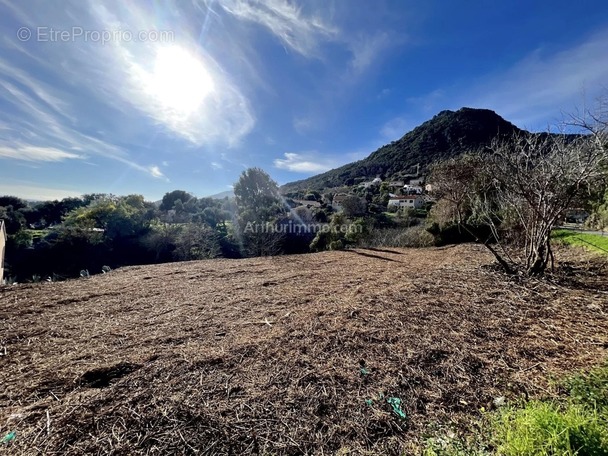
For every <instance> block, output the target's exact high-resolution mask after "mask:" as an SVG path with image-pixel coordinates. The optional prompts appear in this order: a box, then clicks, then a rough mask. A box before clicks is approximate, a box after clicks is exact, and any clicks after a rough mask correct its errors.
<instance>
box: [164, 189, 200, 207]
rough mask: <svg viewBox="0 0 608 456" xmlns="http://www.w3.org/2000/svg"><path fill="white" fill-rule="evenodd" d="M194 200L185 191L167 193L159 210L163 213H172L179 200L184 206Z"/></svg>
mask: <svg viewBox="0 0 608 456" xmlns="http://www.w3.org/2000/svg"><path fill="white" fill-rule="evenodd" d="M192 198H193V196H192V195H191V194H190V193H188V192H186V191H184V190H173V191H172V192H168V193H165V195H164V196H163V199H162V201H161V203H160V207H159V209H160V210H161V211H170V210H171V209H173V206H174V205H175V202H176V201H177V200H181V202H182V204H185V203H187V202H188V201H190V199H192Z"/></svg>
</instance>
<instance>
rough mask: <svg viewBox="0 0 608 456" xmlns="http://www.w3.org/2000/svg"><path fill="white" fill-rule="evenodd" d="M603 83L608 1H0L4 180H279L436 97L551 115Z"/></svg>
mask: <svg viewBox="0 0 608 456" xmlns="http://www.w3.org/2000/svg"><path fill="white" fill-rule="evenodd" d="M607 89H608V3H606V2H605V1H581V2H572V1H569V2H562V1H553V2H540V1H536V2H534V1H526V2H523V1H517V0H514V1H503V2H498V1H478V2H474V1H470V2H449V1H433V0H429V1H424V2H420V1H407V0H395V1H390V0H374V1H371V0H370V1H368V0H307V1H302V2H301V3H296V2H294V1H288V0H264V1H259V2H257V1H253V0H181V1H165V2H161V1H156V0H147V1H134V0H129V1H126V0H124V1H105V2H100V1H97V0H75V1H73V2H72V1H53V2H51V1H48V0H40V1H37V0H30V1H27V2H26V1H17V0H15V1H7V0H0V194H15V195H17V196H21V197H24V198H31V199H54V198H62V197H65V196H73V195H80V194H83V193H91V192H104V193H114V194H129V193H139V194H143V195H144V196H145V197H146V198H148V199H152V200H156V199H160V197H162V195H163V194H164V193H166V192H167V191H170V190H173V189H183V190H187V191H190V192H193V193H194V194H196V195H198V196H204V195H209V194H212V193H217V192H221V191H224V190H228V189H229V186H230V184H232V183H234V182H235V181H236V180H237V179H238V176H239V174H240V173H241V172H242V171H243V170H244V169H245V168H246V167H250V166H259V167H262V168H264V169H265V170H266V171H268V172H269V173H270V174H271V176H272V177H273V178H274V179H275V180H277V181H278V182H279V183H285V182H289V181H293V180H297V179H301V178H304V177H307V176H310V175H313V174H317V173H319V172H322V171H325V170H327V169H330V168H333V167H336V166H339V165H341V164H344V163H348V162H351V161H354V160H356V159H359V158H363V157H365V156H367V155H368V154H369V153H371V152H373V151H374V150H375V149H376V148H378V147H379V146H381V145H383V144H385V143H387V142H390V141H392V140H395V139H398V138H399V137H401V136H402V135H403V134H405V133H406V132H407V131H409V130H411V129H412V128H414V127H415V126H417V125H418V124H420V123H421V122H423V121H425V120H427V119H429V118H430V117H432V116H433V115H434V114H436V113H437V112H439V111H441V110H444V109H459V108H460V107H462V106H470V107H480V108H489V109H493V110H495V111H496V112H498V113H499V114H500V115H502V116H503V117H505V118H506V119H507V120H510V121H511V122H513V123H515V124H516V125H518V126H520V127H523V128H528V129H532V130H543V129H546V128H547V126H548V125H553V124H555V123H556V122H558V121H559V120H560V119H561V117H562V113H564V112H565V113H568V112H572V111H574V109H576V108H577V107H579V108H580V107H582V106H583V103H585V102H590V101H592V100H593V98H594V97H596V96H597V95H598V94H600V93H602V91H604V92H605V91H606V90H607Z"/></svg>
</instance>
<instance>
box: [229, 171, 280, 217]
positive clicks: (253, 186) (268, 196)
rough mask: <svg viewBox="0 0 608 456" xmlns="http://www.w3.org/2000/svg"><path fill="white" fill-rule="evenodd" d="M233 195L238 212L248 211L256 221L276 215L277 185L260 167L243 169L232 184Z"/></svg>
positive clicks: (277, 202) (278, 202) (277, 204)
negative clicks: (236, 180)
mask: <svg viewBox="0 0 608 456" xmlns="http://www.w3.org/2000/svg"><path fill="white" fill-rule="evenodd" d="M234 196H235V199H236V205H237V207H238V210H239V212H240V213H244V212H249V213H251V214H252V216H253V217H252V218H253V219H254V220H257V221H264V220H267V219H268V218H269V216H272V215H276V212H277V206H278V207H280V201H281V200H280V197H279V186H278V185H277V183H276V182H275V181H273V180H272V179H271V178H270V176H269V175H268V174H267V173H266V172H265V171H264V170H263V169H260V168H249V169H247V170H245V171H243V173H242V174H241V176H240V178H239V180H238V182H237V183H236V184H234ZM273 211H274V214H273Z"/></svg>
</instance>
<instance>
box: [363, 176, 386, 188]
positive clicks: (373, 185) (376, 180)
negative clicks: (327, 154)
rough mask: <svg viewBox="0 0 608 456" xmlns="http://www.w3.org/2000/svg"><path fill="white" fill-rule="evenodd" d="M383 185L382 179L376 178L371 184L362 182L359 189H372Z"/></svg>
mask: <svg viewBox="0 0 608 456" xmlns="http://www.w3.org/2000/svg"><path fill="white" fill-rule="evenodd" d="M381 184H382V179H380V178H379V177H376V178H375V179H374V180H373V181H370V182H361V183H360V184H359V187H363V188H370V187H379V186H380V185H381Z"/></svg>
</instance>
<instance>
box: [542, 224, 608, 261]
mask: <svg viewBox="0 0 608 456" xmlns="http://www.w3.org/2000/svg"><path fill="white" fill-rule="evenodd" d="M552 237H553V239H555V240H556V241H558V242H561V243H562V244H566V245H575V246H580V247H584V248H586V249H588V250H592V251H594V252H598V253H602V254H604V255H608V235H606V236H600V235H598V234H589V233H579V232H577V231H572V230H555V231H553V233H552Z"/></svg>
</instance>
